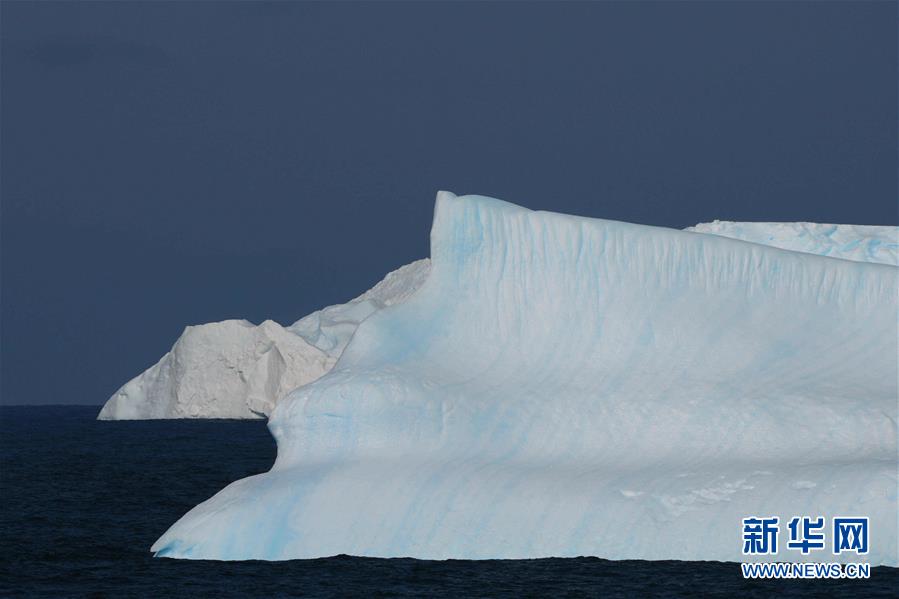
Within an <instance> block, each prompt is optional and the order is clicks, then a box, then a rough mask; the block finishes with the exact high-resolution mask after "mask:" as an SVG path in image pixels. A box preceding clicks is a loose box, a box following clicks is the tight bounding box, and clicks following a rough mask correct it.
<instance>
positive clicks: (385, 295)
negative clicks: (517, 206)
mask: <svg viewBox="0 0 899 599" xmlns="http://www.w3.org/2000/svg"><path fill="white" fill-rule="evenodd" d="M428 267H429V261H428V260H427V259H424V260H418V261H417V262H413V263H412V264H407V265H406V266H403V267H402V268H399V269H397V270H395V271H394V272H391V273H390V274H388V275H387V276H386V277H384V279H383V280H382V281H381V282H380V283H378V284H377V285H375V286H374V287H373V288H372V289H369V290H368V291H366V292H365V293H363V294H362V295H360V296H359V297H357V298H356V299H354V300H352V301H350V302H348V303H346V304H339V305H336V306H329V307H327V308H324V309H322V310H319V311H317V312H313V313H312V314H310V315H308V316H306V317H304V318H302V319H300V320H298V321H297V322H295V323H294V324H292V325H291V326H289V327H287V328H286V329H285V328H284V327H282V326H281V325H279V324H278V323H276V322H273V321H271V320H266V321H265V322H263V323H262V324H260V325H258V326H256V325H253V324H252V323H250V322H248V321H246V320H226V321H223V322H213V323H208V324H203V325H198V326H191V327H187V328H186V329H185V330H184V333H183V334H182V335H181V337H180V338H179V339H178V341H176V342H175V345H174V347H172V349H171V351H169V352H168V353H167V354H166V355H164V356H163V357H162V358H161V359H160V360H159V362H157V363H156V364H155V365H154V366H152V367H150V368H149V369H147V370H146V371H145V372H144V373H142V374H141V375H139V376H137V377H135V378H134V379H132V380H131V381H129V382H128V383H126V384H125V385H124V386H123V387H122V388H121V389H119V390H118V391H116V393H115V394H113V396H112V397H111V398H110V399H109V401H107V402H106V405H104V406H103V409H102V410H101V411H100V415H99V416H98V418H99V419H101V420H142V419H156V418H260V417H264V416H267V415H268V414H270V413H271V411H272V408H274V405H275V403H276V402H277V401H278V400H279V399H281V398H282V397H283V396H284V395H285V394H286V393H287V392H288V391H291V390H293V389H295V388H297V387H299V386H301V385H305V384H306V383H311V382H312V381H314V380H315V379H317V378H319V377H320V376H322V375H323V374H325V373H326V372H328V371H329V370H330V369H331V367H332V366H334V363H335V362H337V358H339V357H340V354H341V353H342V352H343V348H344V347H345V346H346V344H347V342H348V341H349V339H350V337H352V335H353V332H354V331H355V330H356V327H357V326H358V325H359V323H360V322H362V321H363V320H364V319H365V318H367V317H368V316H370V315H371V314H373V313H374V312H376V311H377V310H380V309H381V308H384V307H386V306H391V305H393V304H395V303H398V302H401V301H403V300H404V299H406V298H407V297H408V296H409V295H411V294H412V293H413V292H414V291H415V290H416V289H418V287H419V286H420V285H421V283H422V282H423V281H424V279H425V278H426V277H427V273H428Z"/></svg>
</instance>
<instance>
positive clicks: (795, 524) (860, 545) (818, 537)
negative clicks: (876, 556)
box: [740, 516, 871, 578]
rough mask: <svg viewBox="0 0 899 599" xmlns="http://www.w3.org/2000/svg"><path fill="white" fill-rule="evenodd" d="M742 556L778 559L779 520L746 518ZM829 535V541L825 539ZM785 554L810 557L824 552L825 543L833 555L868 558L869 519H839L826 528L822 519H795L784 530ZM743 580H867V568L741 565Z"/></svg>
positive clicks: (819, 517) (769, 517)
mask: <svg viewBox="0 0 899 599" xmlns="http://www.w3.org/2000/svg"><path fill="white" fill-rule="evenodd" d="M742 526H743V528H742V531H743V555H751V556H765V555H771V556H774V555H778V548H779V547H780V545H779V536H780V533H781V527H780V518H779V517H777V516H749V517H746V518H743V520H742ZM828 531H830V535H829V536H830V538H829V539H828ZM784 532H785V536H786V537H787V538H786V542H785V543H784V545H783V547H784V548H785V551H784V552H782V553H780V555H784V553H786V552H790V551H795V552H798V553H799V554H801V555H809V554H810V553H811V552H813V551H823V550H824V549H825V548H826V547H827V544H828V542H829V543H830V547H831V551H832V554H833V555H842V554H854V555H867V554H868V551H869V542H868V541H869V538H868V518H867V517H865V516H838V517H835V518H834V519H833V521H832V527H831V528H830V529H828V528H827V519H826V518H825V517H824V516H817V517H811V516H794V517H793V518H790V520H789V521H788V522H787V525H786V527H785V528H784ZM740 565H741V567H742V570H743V577H744V578H869V577H870V571H871V570H870V565H869V564H865V563H846V564H839V563H791V562H772V563H743V564H740Z"/></svg>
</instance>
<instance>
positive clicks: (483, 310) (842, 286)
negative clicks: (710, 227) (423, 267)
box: [152, 192, 899, 565]
mask: <svg viewBox="0 0 899 599" xmlns="http://www.w3.org/2000/svg"><path fill="white" fill-rule="evenodd" d="M769 227H770V226H769ZM775 227H776V226H775ZM776 228H777V227H776ZM700 230H701V227H700ZM746 231H747V229H743V230H742V231H741V230H739V228H738V227H734V226H725V225H720V226H718V230H717V231H711V232H713V233H716V234H708V233H699V232H693V231H679V230H673V229H665V228H658V227H649V226H643V225H634V224H628V223H621V222H614V221H606V220H598V219H590V218H578V217H573V216H567V215H562V214H554V213H549V212H535V211H530V210H527V209H524V208H521V207H518V206H515V205H513V204H509V203H506V202H502V201H499V200H494V199H490V198H485V197H479V196H465V197H456V196H453V195H452V194H449V193H445V192H442V193H441V194H439V195H438V199H437V204H436V209H435V216H434V224H433V228H432V232H431V264H430V269H429V273H428V274H427V277H426V279H425V280H424V283H423V284H422V285H421V286H420V287H419V288H418V289H417V290H416V291H415V292H414V293H412V294H411V295H410V296H408V297H406V298H405V301H402V302H400V303H395V304H394V305H392V306H388V307H384V308H382V309H379V310H377V311H374V312H373V313H372V314H370V315H368V316H367V318H364V319H362V320H361V324H359V326H358V328H356V329H355V332H354V333H353V334H352V336H351V338H350V341H349V344H348V345H347V346H346V348H345V349H344V351H343V352H342V353H341V355H340V358H339V360H338V361H337V363H336V365H335V366H334V367H333V368H332V369H331V370H330V372H328V373H327V374H325V375H324V376H322V377H321V378H318V379H317V380H315V381H314V382H312V383H310V384H306V385H304V386H301V387H299V388H298V389H296V390H295V391H293V392H292V393H290V394H289V395H288V396H287V397H286V398H284V399H283V400H281V401H280V402H278V403H277V404H276V406H275V408H274V410H273V412H272V414H271V417H270V420H269V428H270V430H271V431H272V434H273V435H274V437H275V439H276V440H277V443H278V457H277V460H276V462H275V464H274V466H273V467H272V469H271V471H270V472H268V473H265V474H261V475H257V476H253V477H249V478H246V479H243V480H240V481H237V482H235V483H233V484H231V485H229V486H228V487H227V488H225V489H224V490H222V491H221V492H219V493H218V494H217V495H215V496H214V497H212V498H211V499H209V500H207V501H206V502H204V503H202V504H200V505H198V506H197V507H195V508H194V509H193V510H191V511H190V512H188V513H187V514H186V515H185V516H183V517H182V518H181V519H180V520H179V521H178V522H176V523H175V524H174V525H173V526H172V527H171V528H170V529H169V530H168V531H167V532H166V533H165V534H164V535H162V537H161V538H160V539H159V540H157V541H156V543H154V545H153V547H152V551H154V552H156V554H157V555H159V556H166V557H177V558H196V559H220V560H231V559H264V560H282V559H290V558H310V557H319V556H327V555H335V554H340V553H346V554H352V555H365V556H381V557H394V556H412V557H418V558H433V559H443V558H475V559H476V558H532V557H545V556H558V557H567V556H579V555H594V556H600V557H605V558H612V559H683V560H728V561H740V560H741V559H743V556H742V554H741V548H742V544H741V537H740V534H741V528H740V524H741V519H742V518H744V517H747V516H758V515H777V516H779V517H780V518H781V520H782V522H786V520H787V519H789V518H790V517H792V516H795V515H807V516H810V517H815V516H818V515H823V516H825V517H827V518H828V519H830V518H832V517H834V516H867V517H869V518H870V529H871V552H870V555H868V556H863V557H862V561H867V562H869V563H871V564H875V565H876V564H890V565H897V563H899V559H897V467H899V464H897V428H896V426H897V425H896V423H897V399H899V394H897V377H899V372H897V332H899V331H897V289H899V278H897V273H899V268H897V267H896V266H895V265H891V264H878V263H873V262H865V261H862V262H858V261H850V260H845V259H834V258H833V257H832V256H834V255H836V254H838V253H840V252H849V253H848V254H846V255H844V256H843V257H850V258H852V259H853V260H858V259H863V260H864V259H870V258H871V257H872V256H873V257H878V260H879V259H880V258H879V257H880V255H881V254H880V253H879V251H880V250H877V251H874V252H868V251H866V252H862V253H857V252H855V251H854V250H853V249H852V247H850V246H851V241H850V242H848V243H849V245H846V244H844V243H842V242H840V243H839V244H837V245H839V246H840V247H834V248H831V249H829V250H828V252H827V253H829V254H830V255H831V257H822V256H818V255H813V254H810V253H800V251H791V249H792V250H801V251H802V252H806V251H815V247H814V246H813V245H809V244H805V243H804V242H803V245H802V247H801V248H797V247H792V246H790V245H789V244H790V243H792V242H789V241H787V246H788V247H791V249H778V248H775V247H770V246H769V245H777V244H774V243H773V242H774V241H775V240H774V239H773V238H769V239H767V241H768V242H770V244H769V245H760V243H761V244H763V243H765V241H766V239H765V238H766V235H765V234H761V235H759V234H756V232H751V233H747V232H746ZM890 231H893V233H892V235H890ZM781 232H782V231H781ZM869 232H872V231H862V234H863V235H865V234H867V233H869ZM881 232H883V233H885V234H886V235H887V239H886V243H887V244H888V245H889V244H890V243H893V242H895V241H896V235H895V228H892V229H883V231H881ZM728 233H730V236H728ZM878 234H879V232H878ZM784 235H786V237H789V234H788V233H784ZM741 236H745V237H747V238H751V239H750V241H752V242H747V241H741V240H739V239H733V238H731V237H741ZM770 236H771V235H770V234H768V235H767V237H770ZM775 237H776V236H775ZM778 243H779V244H783V243H784V242H783V239H779V240H778ZM841 248H842V249H841ZM307 324H308V323H307ZM300 328H302V327H300ZM309 330H316V326H310V329H309ZM328 345H329V346H330V342H328ZM316 347H317V348H318V349H321V347H318V346H316ZM335 347H336V345H335ZM777 559H778V560H781V561H786V560H789V561H793V560H819V561H820V560H821V559H824V558H822V557H820V556H818V555H816V554H814V553H812V554H810V555H808V556H803V555H802V554H801V553H799V552H797V551H791V550H788V549H787V548H786V547H785V543H781V544H780V553H779V554H778V556H777ZM826 559H827V560H828V561H832V560H837V561H846V560H854V559H855V558H853V557H846V554H842V555H840V556H831V555H829V554H828V555H827V556H826Z"/></svg>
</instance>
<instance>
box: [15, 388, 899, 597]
mask: <svg viewBox="0 0 899 599" xmlns="http://www.w3.org/2000/svg"><path fill="white" fill-rule="evenodd" d="M98 410H99V408H98V407H93V406H92V407H82V406H77V407H55V406H54V407H3V408H0V443H2V446H0V453H2V462H0V492H2V497H0V506H2V512H0V516H2V517H0V596H4V597H6V596H27V597H35V596H49V597H71V596H87V595H89V596H115V597H122V596H139V597H176V596H215V597H226V596H265V597H277V596H290V595H313V596H315V595H348V594H353V595H355V594H364V595H377V596H416V597H421V596H521V595H530V596H542V595H563V596H599V595H602V596H628V597H632V596H633V597H646V596H663V597H665V596H683V595H709V594H711V595H718V596H732V597H765V596H770V595H778V596H799V595H812V596H822V595H831V594H833V595H843V596H853V597H858V596H884V597H895V596H897V589H899V569H893V568H874V569H872V573H871V579H870V580H868V581H855V580H847V581H800V580H795V581H746V580H743V578H742V576H741V573H740V567H739V565H738V564H734V563H718V562H675V561H668V562H644V561H608V560H602V559H596V558H577V559H538V560H496V561H454V560H450V561H422V560H415V559H370V558H359V557H348V556H337V557H331V558H325V559H316V560H295V561H289V562H255V561H254V562H208V561H181V560H171V559H159V558H153V557H152V556H151V554H150V553H149V547H150V545H151V544H152V543H153V541H155V540H156V538H157V537H158V536H159V535H160V534H162V533H163V532H164V531H165V530H166V528H167V527H168V526H169V525H171V524H172V523H173V522H175V520H177V519H178V518H179V517H180V516H181V515H183V514H184V513H185V512H186V511H187V510H189V509H190V508H192V507H193V506H194V505H196V504H197V503H199V502H201V501H203V500H205V499H207V498H208V497H209V496H211V495H212V494H214V493H215V492H217V491H218V490H220V489H221V488H222V487H224V486H225V485H227V484H228V483H230V482H232V481H234V480H236V479H238V478H241V477H244V476H248V475H250V474H255V473H258V472H263V471H265V470H267V469H268V468H269V467H270V465H271V463H272V461H273V460H274V457H275V444H274V441H273V440H272V438H271V437H270V435H269V434H268V430H267V429H266V427H265V424H264V423H263V422H259V421H254V422H243V421H155V422H97V421H96V420H94V418H95V417H96V414H97V412H98Z"/></svg>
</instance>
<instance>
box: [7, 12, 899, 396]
mask: <svg viewBox="0 0 899 599" xmlns="http://www.w3.org/2000/svg"><path fill="white" fill-rule="evenodd" d="M896 18H897V10H896V3H895V2H869V3H866V2H858V1H853V2H796V3H775V2H745V3H739V2H721V3H711V2H695V3H692V2H671V3H651V2H637V3H624V2H592V3H591V2H566V3H556V4H552V3H502V2H496V3H458V4H443V3H411V2H385V3H365V4H357V3H350V2H339V3H324V2H310V3H286V2H282V3H275V4H260V3H241V2H198V3H175V2H148V3H138V2H117V3H113V2H102V3H101V2H81V3H64V4H57V3H51V2H42V3H25V2H3V3H2V5H0V23H2V56H0V60H2V63H0V77H2V85H0V160H2V162H0V168H2V173H0V175H2V176H0V192H2V198H0V200H2V206H0V217H2V237H0V245H2V247H0V250H2V251H0V257H2V286H0V292H2V297H0V311H2V323H0V335H2V339H0V353H2V369H0V376H2V378H0V400H2V402H3V403H5V404H17V403H18V404H21V403H28V404H32V403H58V404H93V403H102V402H103V401H105V400H106V399H107V398H108V396H109V395H110V394H111V393H112V392H113V391H115V390H116V388H117V387H118V386H119V385H121V384H122V383H124V382H125V381H126V380H127V379H128V378H130V377H131V376H134V375H136V374H138V373H139V372H140V371H141V370H143V369H144V368H146V367H148V366H150V365H151V364H152V363H153V362H154V361H155V360H156V359H158V358H159V357H160V356H161V355H162V354H163V353H164V352H165V351H167V350H168V349H169V347H170V346H171V344H172V343H173V342H174V340H175V339H176V338H177V336H178V335H179V333H180V332H181V330H182V329H183V327H184V326H185V325H188V324H196V323H202V322H209V321H214V320H221V319H225V318H235V317H241V318H248V319H250V320H253V321H254V322H259V321H261V320H263V319H265V318H273V319H275V320H278V321H280V322H282V323H288V322H291V321H293V320H295V319H296V318H299V317H300V316H303V315H304V314H306V313H308V312H310V311H312V310H314V309H316V308H318V307H321V306H323V305H326V304H331V303H336V302H342V301H345V300H347V299H350V298H351V297H353V296H355V295H356V294H358V293H359V292H361V291H363V290H365V289H366V288H368V287H369V286H370V285H371V284H372V283H374V282H375V281H377V280H378V279H379V278H380V277H381V275H383V274H384V273H386V272H387V271H388V270H390V269H392V268H395V267H397V266H400V265H401V264H404V263H406V262H409V261H411V260H413V259H416V258H419V257H422V256H425V255H427V253H428V230H429V227H430V221H431V210H432V205H433V198H434V194H435V192H436V191H437V190H438V189H449V190H452V191H455V192H456V193H480V194H484V195H491V196H495V197H499V198H503V199H506V200H509V201H512V202H516V203H518V204H522V205H525V206H528V207H530V208H538V209H547V210H555V211H560V212H569V213H574V214H582V215H589V216H596V217H603V218H611V219H619V220H626V221H632V222H640V223H649V224H655V225H665V226H672V227H683V226H687V225H690V224H694V223H696V222H699V221H708V220H713V219H716V218H719V219H729V220H766V221H794V220H809V221H821V222H843V223H867V224H897V204H896V202H897V172H896V165H897V137H896V136H897V58H896V54H897V53H896V48H897V33H896Z"/></svg>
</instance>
